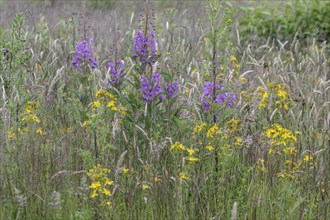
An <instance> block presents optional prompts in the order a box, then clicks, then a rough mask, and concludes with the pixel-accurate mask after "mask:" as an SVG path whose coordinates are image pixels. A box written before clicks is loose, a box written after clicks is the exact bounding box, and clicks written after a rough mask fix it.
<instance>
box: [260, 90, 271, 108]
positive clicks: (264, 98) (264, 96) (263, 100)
mask: <svg viewBox="0 0 330 220" xmlns="http://www.w3.org/2000/svg"><path fill="white" fill-rule="evenodd" d="M269 95H270V94H269V92H265V93H264V94H262V97H261V101H260V103H259V105H258V107H259V108H265V107H267V100H268V97H269Z"/></svg>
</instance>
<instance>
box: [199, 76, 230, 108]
mask: <svg viewBox="0 0 330 220" xmlns="http://www.w3.org/2000/svg"><path fill="white" fill-rule="evenodd" d="M223 90H224V86H223V85H222V84H221V85H219V84H217V83H214V82H210V81H206V82H204V88H203V96H202V97H201V105H202V109H203V111H204V112H206V111H208V110H209V109H211V103H214V104H217V105H220V104H221V103H226V104H227V106H228V107H233V105H234V102H235V94H234V93H233V92H230V93H229V92H226V91H223Z"/></svg>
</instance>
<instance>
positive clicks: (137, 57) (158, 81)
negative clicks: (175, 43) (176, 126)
mask: <svg viewBox="0 0 330 220" xmlns="http://www.w3.org/2000/svg"><path fill="white" fill-rule="evenodd" d="M139 20H140V24H139V28H138V29H137V30H136V32H135V36H134V41H133V53H132V59H133V61H134V63H135V65H134V67H135V72H134V73H133V77H134V87H135V88H136V89H137V90H138V91H139V93H138V94H141V96H142V97H141V99H142V101H143V104H142V105H143V106H144V108H142V109H143V110H144V113H143V117H144V119H143V120H144V122H145V124H144V128H145V129H146V130H147V131H150V129H151V128H152V126H154V125H156V123H159V122H160V121H159V120H168V119H166V117H167V118H168V117H172V116H171V115H172V114H174V112H175V111H176V110H175V109H174V108H173V104H174V102H175V99H176V97H177V95H178V94H179V92H180V83H179V81H178V80H176V81H174V82H173V81H172V82H171V81H169V82H165V80H164V79H165V78H164V77H163V74H162V71H161V63H160V61H159V57H160V53H159V52H158V51H157V50H158V49H159V48H157V39H156V37H155V35H156V30H155V26H154V20H155V16H154V12H153V8H152V4H151V3H150V2H148V1H146V4H145V8H144V10H143V13H142V14H141V15H140V19H139ZM167 78H168V77H167ZM130 97H131V100H130V101H129V102H130V103H131V104H132V103H140V102H141V99H140V98H139V97H135V95H134V96H133V94H132V95H131V96H130ZM133 97H135V101H132V98H133ZM139 99H140V100H139ZM138 105H139V106H140V107H139V108H140V109H141V107H142V106H141V104H138ZM131 106H132V111H133V112H134V111H135V110H134V109H135V108H136V106H133V105H131Z"/></svg>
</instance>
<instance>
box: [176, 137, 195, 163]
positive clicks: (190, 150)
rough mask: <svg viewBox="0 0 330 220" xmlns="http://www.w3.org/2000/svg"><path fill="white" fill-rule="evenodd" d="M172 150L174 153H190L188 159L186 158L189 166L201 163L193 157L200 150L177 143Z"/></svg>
mask: <svg viewBox="0 0 330 220" xmlns="http://www.w3.org/2000/svg"><path fill="white" fill-rule="evenodd" d="M171 150H174V151H185V152H187V153H188V157H186V158H185V160H186V161H188V163H189V164H194V163H196V162H198V161H199V159H198V158H196V157H194V156H193V155H194V154H195V153H196V152H198V149H193V148H186V147H185V146H184V145H183V144H181V143H180V142H175V143H174V144H172V146H171Z"/></svg>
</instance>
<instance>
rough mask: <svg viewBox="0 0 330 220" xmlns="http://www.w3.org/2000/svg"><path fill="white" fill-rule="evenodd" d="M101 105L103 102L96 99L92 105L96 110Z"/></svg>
mask: <svg viewBox="0 0 330 220" xmlns="http://www.w3.org/2000/svg"><path fill="white" fill-rule="evenodd" d="M100 105H101V102H100V101H95V102H94V103H93V105H92V109H93V110H95V109H97V108H98V107H99V106H100Z"/></svg>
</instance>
